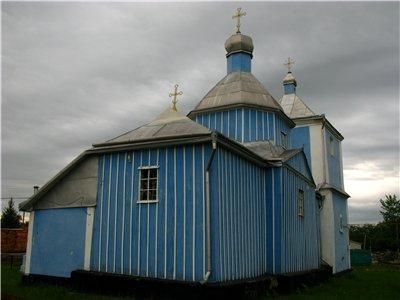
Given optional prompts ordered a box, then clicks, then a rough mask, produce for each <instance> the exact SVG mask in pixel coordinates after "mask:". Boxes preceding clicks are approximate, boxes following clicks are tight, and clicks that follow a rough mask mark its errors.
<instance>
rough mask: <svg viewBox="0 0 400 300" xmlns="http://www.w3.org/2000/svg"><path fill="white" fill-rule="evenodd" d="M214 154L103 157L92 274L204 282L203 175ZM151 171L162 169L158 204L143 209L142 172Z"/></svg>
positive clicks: (201, 149)
mask: <svg viewBox="0 0 400 300" xmlns="http://www.w3.org/2000/svg"><path fill="white" fill-rule="evenodd" d="M210 153H211V145H209V144H207V145H195V146H192V145H191V146H181V147H169V148H160V149H152V150H137V151H133V152H122V153H114V154H104V155H102V156H101V157H100V159H99V180H100V186H99V189H98V199H97V203H98V205H97V207H96V212H95V221H94V231H93V242H92V257H91V269H92V270H93V271H104V272H113V273H123V274H129V275H136V276H144V277H156V278H167V279H176V280H187V281H199V280H202V279H203V277H204V274H205V264H206V262H205V231H204V226H205V222H204V218H205V215H204V208H205V195H204V193H203V190H204V172H203V170H204V169H205V164H206V163H207V161H208V159H209V156H210ZM129 156H130V160H129ZM148 165H153V166H154V165H158V166H159V182H158V189H159V202H158V203H152V204H143V203H142V204H139V203H137V199H138V182H139V170H138V168H139V167H140V166H148Z"/></svg>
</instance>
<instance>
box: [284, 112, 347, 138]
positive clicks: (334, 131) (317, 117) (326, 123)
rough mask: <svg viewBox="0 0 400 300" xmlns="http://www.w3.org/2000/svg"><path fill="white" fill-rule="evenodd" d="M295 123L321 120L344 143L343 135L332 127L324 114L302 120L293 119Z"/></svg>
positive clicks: (302, 118) (301, 118)
mask: <svg viewBox="0 0 400 300" xmlns="http://www.w3.org/2000/svg"><path fill="white" fill-rule="evenodd" d="M292 120H293V121H294V122H295V123H296V121H297V122H304V121H308V120H321V121H322V123H323V125H324V126H327V127H328V128H329V129H330V130H331V131H332V132H333V134H335V135H336V137H337V138H338V139H339V140H341V141H343V140H344V137H343V135H342V134H341V133H340V132H339V131H338V130H337V129H336V128H335V127H334V126H333V125H332V123H331V122H329V120H328V119H327V118H326V116H325V115H324V114H322V115H314V116H309V117H300V118H293V119H292Z"/></svg>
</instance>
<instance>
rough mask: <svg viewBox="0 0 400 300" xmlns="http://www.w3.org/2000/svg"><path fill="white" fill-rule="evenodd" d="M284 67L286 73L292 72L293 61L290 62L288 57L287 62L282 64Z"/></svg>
mask: <svg viewBox="0 0 400 300" xmlns="http://www.w3.org/2000/svg"><path fill="white" fill-rule="evenodd" d="M283 65H284V66H286V68H287V69H288V73H290V72H292V66H293V65H294V60H291V59H290V57H288V59H287V62H286V63H284V64H283Z"/></svg>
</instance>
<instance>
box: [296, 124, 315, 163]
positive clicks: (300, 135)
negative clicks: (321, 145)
mask: <svg viewBox="0 0 400 300" xmlns="http://www.w3.org/2000/svg"><path fill="white" fill-rule="evenodd" d="M291 134H292V137H291V138H292V147H293V148H302V147H303V151H304V154H305V155H306V157H307V161H308V165H309V166H310V169H311V150H310V149H311V144H310V127H309V126H304V127H295V128H293V129H292V132H291Z"/></svg>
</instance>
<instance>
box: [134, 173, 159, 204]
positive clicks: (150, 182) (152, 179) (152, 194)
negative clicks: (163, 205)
mask: <svg viewBox="0 0 400 300" xmlns="http://www.w3.org/2000/svg"><path fill="white" fill-rule="evenodd" d="M138 202H140V203H152V202H158V166H146V167H139V199H138Z"/></svg>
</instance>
